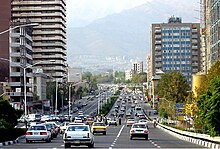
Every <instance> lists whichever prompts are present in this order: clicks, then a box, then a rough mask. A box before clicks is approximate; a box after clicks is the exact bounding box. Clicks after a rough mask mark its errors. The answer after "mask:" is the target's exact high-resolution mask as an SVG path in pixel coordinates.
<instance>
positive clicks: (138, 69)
mask: <svg viewBox="0 0 220 149" xmlns="http://www.w3.org/2000/svg"><path fill="white" fill-rule="evenodd" d="M133 71H134V74H139V73H142V72H143V71H144V69H143V61H141V62H135V63H133Z"/></svg>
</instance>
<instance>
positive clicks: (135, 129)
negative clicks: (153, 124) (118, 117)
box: [130, 123, 149, 140]
mask: <svg viewBox="0 0 220 149" xmlns="http://www.w3.org/2000/svg"><path fill="white" fill-rule="evenodd" d="M148 133H149V131H148V128H147V125H146V124H143V123H135V124H133V125H132V126H131V129H130V140H132V139H133V138H134V137H138V138H141V137H142V138H145V139H146V140H148Z"/></svg>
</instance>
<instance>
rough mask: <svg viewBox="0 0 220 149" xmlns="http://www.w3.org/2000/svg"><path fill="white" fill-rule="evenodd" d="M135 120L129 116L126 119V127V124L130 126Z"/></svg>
mask: <svg viewBox="0 0 220 149" xmlns="http://www.w3.org/2000/svg"><path fill="white" fill-rule="evenodd" d="M135 122H136V121H135V120H134V119H132V118H131V119H130V118H129V119H128V120H127V124H126V125H127V127H128V126H132V125H133V124H134V123H135Z"/></svg>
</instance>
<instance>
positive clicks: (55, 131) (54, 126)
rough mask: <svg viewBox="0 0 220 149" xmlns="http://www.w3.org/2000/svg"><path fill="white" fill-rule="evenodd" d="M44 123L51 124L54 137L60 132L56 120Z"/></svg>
mask: <svg viewBox="0 0 220 149" xmlns="http://www.w3.org/2000/svg"><path fill="white" fill-rule="evenodd" d="M46 124H51V125H52V126H53V129H54V138H56V137H57V135H58V133H59V132H60V126H58V125H57V123H56V122H46Z"/></svg>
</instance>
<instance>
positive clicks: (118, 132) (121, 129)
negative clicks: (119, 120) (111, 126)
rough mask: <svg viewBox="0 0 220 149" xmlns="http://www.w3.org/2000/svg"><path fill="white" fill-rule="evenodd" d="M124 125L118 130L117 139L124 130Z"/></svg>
mask: <svg viewBox="0 0 220 149" xmlns="http://www.w3.org/2000/svg"><path fill="white" fill-rule="evenodd" d="M124 127H125V125H123V126H122V127H121V129H120V131H119V132H118V135H117V138H119V136H120V135H121V132H122V130H123V129H124Z"/></svg>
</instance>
